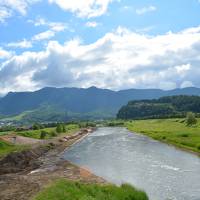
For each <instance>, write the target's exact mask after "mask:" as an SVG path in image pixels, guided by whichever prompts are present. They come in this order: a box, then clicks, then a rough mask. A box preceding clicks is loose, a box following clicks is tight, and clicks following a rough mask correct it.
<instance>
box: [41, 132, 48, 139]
mask: <svg viewBox="0 0 200 200" xmlns="http://www.w3.org/2000/svg"><path fill="white" fill-rule="evenodd" d="M47 134H48V132H46V131H41V133H40V139H44V138H45V137H46V135H47Z"/></svg>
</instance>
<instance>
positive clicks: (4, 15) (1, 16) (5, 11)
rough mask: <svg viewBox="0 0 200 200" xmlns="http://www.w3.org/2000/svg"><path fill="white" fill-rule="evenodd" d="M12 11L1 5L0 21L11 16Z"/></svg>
mask: <svg viewBox="0 0 200 200" xmlns="http://www.w3.org/2000/svg"><path fill="white" fill-rule="evenodd" d="M11 15H12V13H11V12H10V11H9V10H8V9H7V8H5V7H0V23H3V22H5V20H6V19H8V18H9V17H11Z"/></svg>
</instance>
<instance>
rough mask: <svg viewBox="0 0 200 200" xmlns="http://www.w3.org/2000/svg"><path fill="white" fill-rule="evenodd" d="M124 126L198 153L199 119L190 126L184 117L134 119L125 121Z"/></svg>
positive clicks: (199, 147)
mask: <svg viewBox="0 0 200 200" xmlns="http://www.w3.org/2000/svg"><path fill="white" fill-rule="evenodd" d="M126 127H127V128H128V129H129V130H130V131H134V132H137V133H142V134H144V135H147V136H150V137H152V138H154V139H156V140H160V141H163V142H166V143H169V144H173V145H175V146H177V147H180V148H184V149H186V150H191V151H193V152H197V153H199V154H200V119H198V123H197V124H196V125H194V126H191V127H190V126H187V125H186V123H185V121H184V119H154V120H135V121H129V122H126Z"/></svg>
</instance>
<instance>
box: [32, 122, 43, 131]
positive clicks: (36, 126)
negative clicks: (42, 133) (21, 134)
mask: <svg viewBox="0 0 200 200" xmlns="http://www.w3.org/2000/svg"><path fill="white" fill-rule="evenodd" d="M42 128H44V126H43V125H42V124H39V123H34V124H33V126H32V129H33V130H39V129H42Z"/></svg>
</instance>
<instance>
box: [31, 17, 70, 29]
mask: <svg viewBox="0 0 200 200" xmlns="http://www.w3.org/2000/svg"><path fill="white" fill-rule="evenodd" d="M28 22H30V23H33V24H34V26H46V27H48V28H49V29H50V30H52V31H55V32H60V31H64V30H65V29H68V24H66V23H62V22H49V21H47V20H46V19H44V18H37V19H36V20H35V21H34V20H28Z"/></svg>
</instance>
